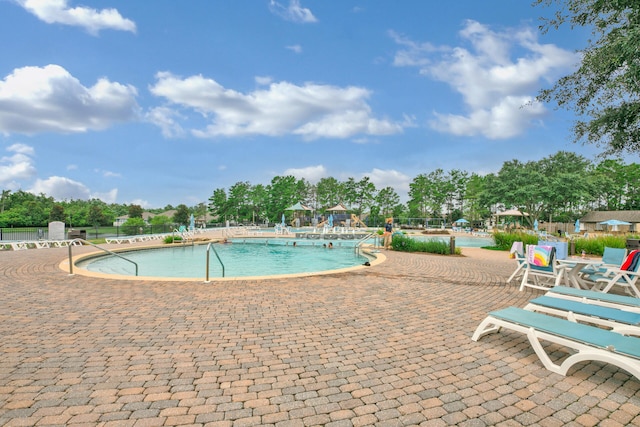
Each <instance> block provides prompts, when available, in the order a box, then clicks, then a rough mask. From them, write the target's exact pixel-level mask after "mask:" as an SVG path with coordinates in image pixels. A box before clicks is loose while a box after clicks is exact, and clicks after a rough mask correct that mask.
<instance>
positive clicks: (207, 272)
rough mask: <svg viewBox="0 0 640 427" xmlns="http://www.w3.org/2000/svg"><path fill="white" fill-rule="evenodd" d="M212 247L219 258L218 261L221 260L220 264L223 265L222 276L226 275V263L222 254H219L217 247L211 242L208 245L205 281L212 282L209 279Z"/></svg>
mask: <svg viewBox="0 0 640 427" xmlns="http://www.w3.org/2000/svg"><path fill="white" fill-rule="evenodd" d="M210 249H213V253H214V254H215V255H216V258H218V261H220V265H221V266H222V277H224V263H223V262H222V260H221V259H220V255H218V251H216V248H215V247H214V246H213V243H209V244H208V245H207V268H206V274H205V280H204V283H209V282H210V280H209V250H210Z"/></svg>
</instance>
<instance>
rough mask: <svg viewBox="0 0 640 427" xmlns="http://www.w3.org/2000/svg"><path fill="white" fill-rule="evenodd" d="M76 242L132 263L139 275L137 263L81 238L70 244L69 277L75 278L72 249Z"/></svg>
mask: <svg viewBox="0 0 640 427" xmlns="http://www.w3.org/2000/svg"><path fill="white" fill-rule="evenodd" d="M74 242H81V243H86V244H88V245H91V246H93V247H94V248H98V249H100V250H101V251H104V252H106V253H108V254H110V255H113V256H116V257H118V258H122V259H123V260H125V261H129V262H130V263H132V264H133V265H135V266H136V276H137V275H138V264H137V263H136V262H135V261H131V260H130V259H128V258H125V257H123V256H122V255H119V254H117V253H115V252H112V251H110V250H109V249H105V248H103V247H102V246H98V245H96V244H95V243H91V242H88V241H86V240H84V239H81V238H76V239H73V240H72V241H70V242H69V275H70V276H73V262H72V261H71V259H72V258H73V255H72V250H71V248H73V246H74Z"/></svg>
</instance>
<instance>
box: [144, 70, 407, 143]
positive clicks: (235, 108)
mask: <svg viewBox="0 0 640 427" xmlns="http://www.w3.org/2000/svg"><path fill="white" fill-rule="evenodd" d="M156 78H157V82H156V84H155V85H154V86H152V87H151V88H150V90H151V92H152V93H153V94H154V95H156V96H161V97H163V98H165V99H167V101H169V102H170V103H171V104H175V105H177V106H180V107H184V108H187V109H191V110H193V111H195V112H198V113H200V114H201V115H203V116H205V117H207V118H209V117H210V118H211V119H210V120H211V124H209V125H208V126H207V127H206V128H205V129H201V130H193V131H192V133H193V134H194V135H195V136H197V137H202V138H213V137H217V136H227V137H235V136H243V135H267V136H280V135H286V134H295V135H301V136H303V137H304V138H305V139H308V140H311V139H315V138H321V137H328V138H348V137H352V136H355V135H358V134H367V135H389V134H394V133H399V132H402V128H403V125H402V124H401V123H395V122H392V121H389V120H386V119H377V118H374V117H372V113H371V108H370V107H369V105H368V104H367V102H366V100H367V98H368V97H369V96H370V92H369V90H367V89H364V88H360V87H354V86H349V87H345V88H341V87H336V86H329V85H320V84H314V83H306V84H304V85H302V86H298V85H294V84H292V83H288V82H278V83H271V84H270V85H269V86H268V87H266V88H261V89H259V90H256V91H254V92H251V93H246V94H245V93H241V92H237V91H235V90H232V89H227V88H225V87H223V86H221V85H220V84H219V83H218V82H216V81H215V80H213V79H209V78H205V77H203V76H201V75H197V76H191V77H187V78H184V79H183V78H179V77H176V76H174V75H172V74H171V73H167V72H164V73H158V74H157V76H156Z"/></svg>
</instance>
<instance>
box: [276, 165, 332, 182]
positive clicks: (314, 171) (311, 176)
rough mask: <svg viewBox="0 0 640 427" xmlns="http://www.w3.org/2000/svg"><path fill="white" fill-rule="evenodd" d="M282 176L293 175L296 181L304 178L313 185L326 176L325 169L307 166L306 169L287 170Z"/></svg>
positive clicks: (321, 166) (318, 166) (319, 166)
mask: <svg viewBox="0 0 640 427" xmlns="http://www.w3.org/2000/svg"><path fill="white" fill-rule="evenodd" d="M284 175H285V176H286V175H293V176H295V177H296V178H298V179H300V178H304V179H305V180H307V181H309V182H310V183H312V184H314V183H317V182H318V181H320V179H321V178H324V177H326V176H327V169H326V168H325V167H324V166H323V165H317V166H307V167H306V168H289V169H287V170H285V171H284Z"/></svg>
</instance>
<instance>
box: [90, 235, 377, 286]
mask: <svg viewBox="0 0 640 427" xmlns="http://www.w3.org/2000/svg"><path fill="white" fill-rule="evenodd" d="M291 243H292V242H291ZM213 247H214V248H215V251H216V252H217V253H218V255H219V256H220V259H221V260H222V263H223V264H224V277H249V276H272V275H278V274H295V273H315V272H321V271H326V270H336V269H340V268H346V267H353V266H356V265H361V264H363V263H364V262H365V261H369V259H370V258H368V257H366V256H364V255H358V254H356V253H355V250H354V248H353V246H350V247H347V246H335V247H334V248H333V249H328V248H323V247H322V245H316V246H311V245H303V244H299V245H296V246H293V245H292V244H284V242H280V244H266V243H259V242H253V243H240V242H236V243H231V244H214V245H213ZM206 250H207V246H206V245H196V246H180V247H170V248H158V249H146V250H137V251H129V252H125V253H122V252H121V253H120V254H121V255H122V256H124V257H125V258H127V259H129V260H131V261H134V262H136V263H137V264H138V276H151V277H176V278H180V277H182V278H200V277H202V278H204V277H206V258H207V255H206ZM78 267H80V268H84V269H86V270H89V271H93V272H99V273H104V274H119V275H129V276H133V275H134V274H135V267H134V266H133V264H131V263H130V262H127V261H125V260H122V259H120V258H118V257H113V256H102V257H98V258H93V259H90V260H86V261H81V262H80V263H78ZM217 277H223V276H222V267H221V265H220V262H219V261H218V259H217V258H216V255H215V253H214V252H213V250H211V251H210V253H209V278H217Z"/></svg>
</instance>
